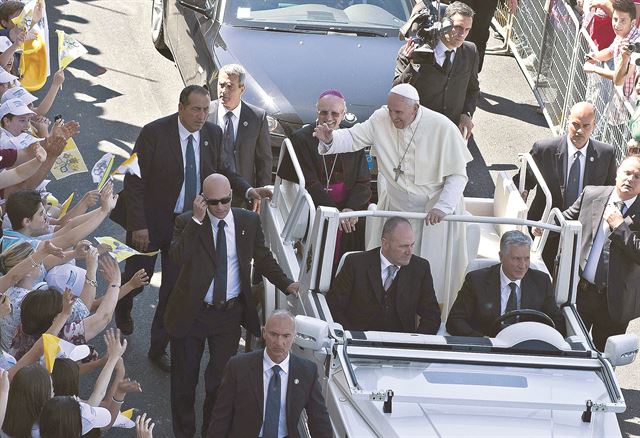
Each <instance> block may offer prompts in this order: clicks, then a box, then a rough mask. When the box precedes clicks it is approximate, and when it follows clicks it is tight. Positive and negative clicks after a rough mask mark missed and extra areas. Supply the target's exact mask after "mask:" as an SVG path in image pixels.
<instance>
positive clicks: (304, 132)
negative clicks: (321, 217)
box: [278, 125, 371, 210]
mask: <svg viewBox="0 0 640 438" xmlns="http://www.w3.org/2000/svg"><path fill="white" fill-rule="evenodd" d="M314 128H315V126H314V125H307V126H305V127H303V128H300V129H298V130H297V131H296V132H294V133H293V134H291V136H290V137H289V139H290V140H291V143H292V144H293V148H294V149H295V151H296V156H297V157H298V161H299V162H300V166H301V167H302V173H303V174H304V178H305V183H306V189H307V191H308V192H309V194H310V195H311V197H312V198H313V203H314V204H315V205H316V206H320V205H323V206H326V207H335V208H338V209H343V208H350V209H352V210H366V209H367V206H368V203H369V200H370V199H371V173H370V172H369V166H368V165H367V157H366V155H365V152H364V150H360V151H357V152H350V153H346V154H339V155H338V160H339V165H341V166H342V174H343V177H344V183H345V186H346V188H347V191H348V192H349V196H348V197H347V200H346V201H345V203H344V205H343V206H338V205H336V204H335V203H334V202H333V201H332V200H331V198H330V197H329V195H328V194H327V192H326V191H325V190H324V189H325V186H324V183H325V182H326V179H327V177H326V175H325V169H324V164H323V162H322V155H320V154H319V153H318V139H317V138H315V137H314V136H313V130H314ZM327 170H328V171H329V172H331V169H330V168H329V169H327ZM278 176H280V177H281V178H283V179H286V180H289V181H292V182H295V183H297V182H298V178H297V177H296V173H295V170H294V169H293V164H292V162H291V158H290V157H289V154H288V153H286V154H285V156H284V158H283V160H282V163H281V164H280V167H279V168H278ZM332 180H333V178H332Z"/></svg>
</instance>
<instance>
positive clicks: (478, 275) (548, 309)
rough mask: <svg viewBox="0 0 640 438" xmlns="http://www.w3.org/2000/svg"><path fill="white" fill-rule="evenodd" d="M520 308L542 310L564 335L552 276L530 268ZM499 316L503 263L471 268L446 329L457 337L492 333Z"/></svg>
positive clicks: (524, 282)
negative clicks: (472, 269) (550, 277)
mask: <svg viewBox="0 0 640 438" xmlns="http://www.w3.org/2000/svg"><path fill="white" fill-rule="evenodd" d="M520 287H521V289H522V290H521V293H522V295H521V297H520V308H521V309H532V310H539V311H541V312H543V313H545V314H546V315H547V316H549V317H550V318H551V319H552V320H553V322H554V323H555V325H556V329H557V330H558V331H559V332H560V333H562V334H563V335H564V333H565V323H564V317H563V316H562V312H561V311H560V309H559V308H558V305H557V304H556V301H555V294H554V291H553V286H552V285H551V280H549V276H548V275H547V274H545V273H544V272H541V271H538V270H535V269H529V270H528V271H527V273H526V274H525V275H524V277H523V278H522V282H521V283H520ZM499 316H500V264H499V263H498V264H497V265H493V266H489V267H488V268H484V269H478V270H476V271H471V272H469V273H468V274H467V276H466V277H465V279H464V283H463V284H462V289H460V292H458V296H457V297H456V301H455V302H454V303H453V306H452V307H451V311H450V312H449V317H448V318H447V332H449V333H450V334H452V335H454V336H490V333H491V329H492V325H493V322H494V321H495V320H496V318H498V317H499Z"/></svg>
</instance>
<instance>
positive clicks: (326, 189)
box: [324, 186, 333, 193]
mask: <svg viewBox="0 0 640 438" xmlns="http://www.w3.org/2000/svg"><path fill="white" fill-rule="evenodd" d="M332 190H333V189H331V188H329V186H326V187H325V188H324V191H325V192H327V193H329V192H330V191H332Z"/></svg>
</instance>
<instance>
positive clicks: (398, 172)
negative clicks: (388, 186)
mask: <svg viewBox="0 0 640 438" xmlns="http://www.w3.org/2000/svg"><path fill="white" fill-rule="evenodd" d="M393 172H394V173H395V174H396V182H398V179H399V178H400V175H404V170H402V165H401V164H400V163H398V166H397V167H394V168H393Z"/></svg>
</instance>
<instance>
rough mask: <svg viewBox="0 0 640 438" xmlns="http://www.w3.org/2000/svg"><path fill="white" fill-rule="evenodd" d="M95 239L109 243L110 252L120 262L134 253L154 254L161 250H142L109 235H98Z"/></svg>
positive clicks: (102, 242)
mask: <svg viewBox="0 0 640 438" xmlns="http://www.w3.org/2000/svg"><path fill="white" fill-rule="evenodd" d="M95 239H96V241H97V242H98V243H101V244H105V245H109V246H110V247H111V251H109V254H111V255H112V256H113V257H114V258H115V259H116V261H117V262H118V263H120V262H121V261H123V260H126V259H128V258H129V257H131V256H134V255H143V256H154V255H156V254H158V253H159V252H160V251H153V252H140V251H137V250H135V249H133V248H131V247H130V246H128V245H125V244H124V243H122V242H120V241H119V240H116V239H114V238H113V237H109V236H104V237H96V238H95Z"/></svg>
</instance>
